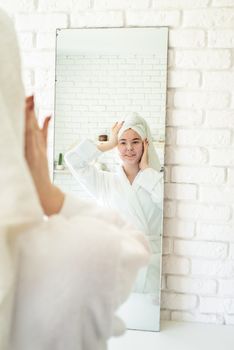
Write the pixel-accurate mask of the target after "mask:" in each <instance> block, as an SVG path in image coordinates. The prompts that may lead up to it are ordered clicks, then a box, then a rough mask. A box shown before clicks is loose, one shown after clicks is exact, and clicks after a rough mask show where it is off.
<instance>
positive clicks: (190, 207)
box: [177, 203, 230, 223]
mask: <svg viewBox="0 0 234 350" xmlns="http://www.w3.org/2000/svg"><path fill="white" fill-rule="evenodd" d="M177 213H178V214H177V215H178V217H179V218H181V219H192V220H199V221H205V222H210V223H211V222H212V223H218V222H225V221H228V220H229V219H230V208H229V207H227V206H216V205H205V204H199V203H198V204H188V203H187V204H184V203H179V204H178V206H177Z"/></svg>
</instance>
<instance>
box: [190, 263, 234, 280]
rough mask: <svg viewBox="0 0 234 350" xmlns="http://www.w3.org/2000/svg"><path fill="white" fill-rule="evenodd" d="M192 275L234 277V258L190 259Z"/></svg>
mask: <svg viewBox="0 0 234 350" xmlns="http://www.w3.org/2000/svg"><path fill="white" fill-rule="evenodd" d="M191 263H192V265H191V273H192V275H197V276H204V277H208V276H210V277H214V278H219V277H221V278H234V260H224V261H223V260H220V261H214V260H204V261H202V260H199V259H192V262H191Z"/></svg>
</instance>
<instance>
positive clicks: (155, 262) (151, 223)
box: [65, 139, 163, 293]
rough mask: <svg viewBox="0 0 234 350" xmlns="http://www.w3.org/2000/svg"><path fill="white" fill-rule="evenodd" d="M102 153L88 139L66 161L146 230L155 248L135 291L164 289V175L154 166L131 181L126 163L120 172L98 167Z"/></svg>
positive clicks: (99, 195)
mask: <svg viewBox="0 0 234 350" xmlns="http://www.w3.org/2000/svg"><path fill="white" fill-rule="evenodd" d="M101 154H102V152H101V151H99V150H98V148H97V146H96V145H95V144H94V143H93V142H92V141H91V140H88V139H86V140H84V141H82V142H81V143H80V144H78V145H77V146H76V147H75V148H73V149H71V150H70V151H69V152H67V153H66V155H65V161H66V164H67V166H68V168H69V169H70V171H71V172H72V174H73V175H74V177H75V178H76V179H77V180H78V181H79V182H80V183H81V185H82V186H83V187H84V188H85V189H86V190H87V191H88V192H89V193H90V194H91V195H92V196H93V197H94V198H95V199H96V200H97V201H98V202H100V203H101V204H103V205H104V206H105V207H109V208H113V209H116V210H118V212H119V213H120V214H121V216H122V217H123V218H124V219H125V220H127V221H128V222H130V223H131V224H132V225H134V226H135V227H136V228H138V229H140V230H141V231H143V232H144V233H145V234H146V236H147V238H148V240H149V241H150V246H151V250H152V253H153V254H152V256H151V262H150V266H149V267H148V268H147V269H145V270H144V271H141V277H140V278H138V280H137V285H136V286H135V289H134V290H135V291H138V292H145V293H156V291H157V290H159V289H160V258H161V234H162V205H163V174H162V173H161V172H159V171H157V170H154V169H152V168H147V169H145V170H143V171H139V173H138V174H137V176H136V178H135V179H134V181H133V183H132V184H130V182H129V180H128V178H127V177H126V175H125V173H124V170H123V168H122V166H120V167H119V169H118V171H117V172H116V173H114V172H107V171H101V170H98V169H97V168H96V167H95V165H94V164H93V163H92V162H93V161H94V160H95V159H96V158H97V157H98V156H100V155H101Z"/></svg>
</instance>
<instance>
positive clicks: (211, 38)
mask: <svg viewBox="0 0 234 350" xmlns="http://www.w3.org/2000/svg"><path fill="white" fill-rule="evenodd" d="M208 47H214V48H224V49H229V48H231V49H232V48H233V47H234V30H231V29H230V30H227V29H226V30H221V29H220V30H210V31H208Z"/></svg>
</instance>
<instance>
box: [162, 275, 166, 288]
mask: <svg viewBox="0 0 234 350" xmlns="http://www.w3.org/2000/svg"><path fill="white" fill-rule="evenodd" d="M161 288H162V289H165V288H166V276H161Z"/></svg>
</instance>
